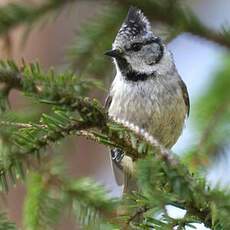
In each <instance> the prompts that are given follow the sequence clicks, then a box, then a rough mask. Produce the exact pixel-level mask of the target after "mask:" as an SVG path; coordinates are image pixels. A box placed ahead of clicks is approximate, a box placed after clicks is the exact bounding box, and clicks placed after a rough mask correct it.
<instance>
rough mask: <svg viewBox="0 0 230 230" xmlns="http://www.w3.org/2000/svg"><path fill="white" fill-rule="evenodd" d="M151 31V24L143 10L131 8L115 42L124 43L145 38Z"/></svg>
mask: <svg viewBox="0 0 230 230" xmlns="http://www.w3.org/2000/svg"><path fill="white" fill-rule="evenodd" d="M150 30H151V26H150V23H149V21H148V19H147V18H146V17H145V16H144V14H143V13H142V12H141V10H139V9H138V8H136V7H133V6H131V7H130V9H129V12H128V15H127V17H126V19H125V20H124V22H123V24H122V26H121V28H120V30H119V32H118V34H117V37H116V39H115V42H116V41H117V42H119V41H120V42H122V41H124V40H132V39H133V38H135V37H139V36H145V35H146V34H147V33H148V32H150Z"/></svg>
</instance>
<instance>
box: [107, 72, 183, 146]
mask: <svg viewBox="0 0 230 230" xmlns="http://www.w3.org/2000/svg"><path fill="white" fill-rule="evenodd" d="M178 80H179V76H178V74H177V72H175V73H174V75H173V76H168V77H165V76H157V77H152V78H150V79H148V80H146V81H138V82H132V81H127V80H125V79H124V77H123V76H122V75H121V74H120V73H119V72H118V74H117V75H116V77H115V79H114V81H113V83H112V87H111V92H110V95H111V96H112V102H111V105H110V108H109V111H108V112H109V116H113V117H116V118H120V119H123V120H127V121H129V122H131V123H134V124H135V125H137V126H139V127H140V128H143V129H145V130H146V131H148V132H149V133H150V134H151V135H153V136H155V137H156V138H157V139H158V140H159V141H160V142H161V143H162V144H163V145H165V146H166V147H171V146H172V145H174V144H175V142H176V141H177V139H178V137H179V136H180V134H181V132H182V129H183V125H184V120H185V117H186V106H185V103H184V100H183V95H182V90H181V88H180V86H179V84H178Z"/></svg>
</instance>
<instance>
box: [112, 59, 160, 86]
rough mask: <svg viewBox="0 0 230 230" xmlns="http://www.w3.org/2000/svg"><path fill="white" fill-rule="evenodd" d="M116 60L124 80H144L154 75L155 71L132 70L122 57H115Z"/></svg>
mask: <svg viewBox="0 0 230 230" xmlns="http://www.w3.org/2000/svg"><path fill="white" fill-rule="evenodd" d="M116 60H117V64H118V67H119V69H120V71H121V73H122V75H123V76H124V77H125V80H127V81H133V82H137V81H145V80H147V79H149V78H152V77H155V76H156V72H152V73H150V74H146V73H140V72H137V71H135V70H133V69H132V67H131V66H130V64H129V63H128V62H127V61H126V60H125V59H124V58H117V59H116Z"/></svg>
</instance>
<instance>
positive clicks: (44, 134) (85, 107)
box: [1, 65, 230, 227]
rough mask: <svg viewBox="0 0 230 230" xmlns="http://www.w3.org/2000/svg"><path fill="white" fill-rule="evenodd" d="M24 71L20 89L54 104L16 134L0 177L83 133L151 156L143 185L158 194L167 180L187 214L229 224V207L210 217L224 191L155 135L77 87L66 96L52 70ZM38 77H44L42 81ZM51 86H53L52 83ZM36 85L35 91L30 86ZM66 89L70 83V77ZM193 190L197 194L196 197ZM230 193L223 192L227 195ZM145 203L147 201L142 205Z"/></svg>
mask: <svg viewBox="0 0 230 230" xmlns="http://www.w3.org/2000/svg"><path fill="white" fill-rule="evenodd" d="M25 70H27V71H25ZM23 73H24V74H23V76H25V77H23V78H22V79H21V85H22V88H21V90H22V91H23V92H25V93H27V95H29V96H32V97H34V98H35V99H37V100H39V101H41V102H43V103H49V104H51V105H55V106H57V107H56V108H54V112H53V113H52V114H49V115H47V114H44V115H43V116H42V118H41V120H40V123H39V124H35V125H33V126H32V127H29V128H28V127H26V128H23V129H20V130H19V131H18V132H17V133H15V135H14V136H13V140H14V143H15V144H16V145H17V146H18V147H17V148H16V149H17V151H16V152H15V154H12V155H11V157H12V161H11V164H9V165H8V167H3V168H2V169H1V178H3V179H4V180H5V181H7V176H8V175H9V172H10V170H11V171H12V169H14V167H15V166H14V164H15V163H16V162H17V163H18V162H24V161H25V160H26V159H27V157H28V156H30V155H35V156H37V155H39V154H40V152H41V151H42V149H44V148H46V147H47V146H49V145H50V144H51V143H54V142H57V141H58V140H60V139H61V138H64V137H66V136H68V135H74V134H77V135H81V134H83V135H85V136H87V137H88V138H92V139H93V140H97V141H98V142H99V143H102V144H104V145H107V146H110V147H118V148H121V149H123V150H124V151H125V152H126V153H127V155H129V156H131V157H132V158H133V160H137V159H141V158H145V157H146V156H151V158H152V159H155V160H156V163H157V165H158V167H153V166H152V165H150V166H149V167H146V166H147V162H145V164H144V165H145V167H144V168H142V170H141V171H143V172H144V170H145V171H146V170H148V171H146V173H145V179H144V181H143V182H141V183H146V184H147V186H149V188H151V189H152V190H153V189H154V188H161V192H162V191H165V187H164V184H167V190H166V191H168V193H169V194H170V195H171V196H173V197H175V199H173V200H167V201H168V202H169V201H170V202H174V203H175V204H176V205H181V206H182V207H183V208H185V209H186V210H187V211H188V213H190V214H191V215H194V216H197V217H198V218H199V220H200V221H202V222H203V223H205V224H206V225H207V226H209V227H212V226H214V225H216V224H221V225H223V226H227V225H228V222H226V221H225V223H222V222H220V220H221V218H222V216H224V215H225V213H226V211H229V207H230V206H225V207H224V208H223V207H222V209H224V210H225V211H224V212H223V214H221V215H222V216H220V217H218V218H217V219H213V207H219V204H218V202H219V199H220V197H219V196H220V194H221V195H223V194H222V193H220V194H218V193H216V192H215V190H211V189H210V188H207V185H206V183H205V182H204V181H203V180H201V181H200V180H199V179H197V178H196V177H195V176H192V175H191V174H190V173H189V171H188V170H187V169H186V167H185V166H184V165H183V164H181V163H180V162H179V160H178V159H176V158H175V156H173V155H172V153H171V152H170V151H168V150H167V149H165V148H164V147H163V146H162V145H161V144H160V143H159V142H158V141H157V140H156V139H155V138H154V137H152V136H151V135H149V134H148V133H146V132H145V131H144V130H142V129H140V128H139V127H136V126H135V125H134V124H131V123H129V122H127V121H120V120H116V121H115V122H114V121H112V120H110V119H108V117H107V114H106V112H105V111H104V109H103V107H102V106H101V105H100V104H99V103H98V102H96V101H95V100H90V99H89V98H85V99H84V98H82V97H80V96H78V95H75V93H72V92H75V91H74V90H73V88H71V87H70V89H71V90H73V91H70V92H71V93H69V92H68V94H67V95H68V96H66V94H65V93H66V91H65V89H64V91H63V89H62V90H61V89H60V90H53V89H57V87H58V86H59V83H60V82H59V80H60V79H59V80H57V79H56V77H55V76H56V75H55V73H54V72H51V73H50V75H49V74H48V76H50V77H47V75H46V78H44V77H42V76H43V75H41V73H42V71H41V70H38V67H37V66H34V67H33V65H32V67H31V66H29V67H28V66H27V67H26V68H24V72H23ZM28 76H29V78H28ZM71 76H72V75H71ZM28 79H30V81H28ZM31 79H32V81H31ZM41 79H42V81H40V80H41ZM51 79H52V81H51ZM61 79H62V78H61ZM43 81H44V82H43ZM31 82H32V83H31ZM35 83H36V84H35ZM45 83H46V84H45ZM51 83H52V84H51ZM50 84H51V86H52V87H50ZM60 85H61V84H60ZM62 85H63V83H62ZM31 86H32V87H31ZM34 86H36V87H35V88H37V89H39V90H34ZM38 86H39V87H38ZM66 87H67V88H68V87H69V85H68V81H67V84H66ZM50 88H52V89H50ZM58 89H59V88H58ZM54 95H55V97H54ZM117 122H119V124H118V123H117ZM41 127H42V128H41ZM149 163H151V161H149ZM154 165H155V164H154ZM154 168H156V169H159V170H160V172H161V174H160V175H161V177H158V178H157V179H156V180H151V178H148V176H147V175H149V176H150V175H155V172H152V171H151V170H153V169H154ZM158 174H159V172H157V173H156V175H158ZM162 175H163V178H162ZM151 181H156V182H159V183H161V184H160V186H159V185H156V184H154V183H153V184H149V183H151ZM4 183H6V182H4ZM143 187H144V186H143ZM166 194H167V193H166ZM195 194H199V197H197V196H196V195H195ZM214 194H215V195H214ZM216 194H217V195H216ZM228 196H229V195H228V194H227V195H226V199H227V198H228ZM217 200H218V202H217ZM164 201H165V200H164ZM146 205H148V204H147V203H146Z"/></svg>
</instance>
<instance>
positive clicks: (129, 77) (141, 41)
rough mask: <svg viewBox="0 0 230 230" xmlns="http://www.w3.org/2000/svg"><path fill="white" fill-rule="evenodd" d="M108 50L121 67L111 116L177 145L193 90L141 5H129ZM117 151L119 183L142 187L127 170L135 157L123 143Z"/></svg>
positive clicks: (114, 154)
mask: <svg viewBox="0 0 230 230" xmlns="http://www.w3.org/2000/svg"><path fill="white" fill-rule="evenodd" d="M105 54H106V55H108V56H110V57H112V58H114V64H115V67H116V71H117V73H116V76H115V79H114V81H113V83H112V86H111V89H110V92H109V95H108V97H107V100H106V104H105V106H106V108H107V109H108V114H109V116H110V117H113V118H118V119H121V120H125V121H127V122H130V123H132V124H134V125H137V126H138V127H140V128H141V129H144V130H145V131H146V132H148V133H149V134H150V135H152V136H153V137H155V138H156V139H157V140H158V141H159V142H160V143H161V144H162V145H163V146H164V147H166V148H171V147H172V146H173V145H174V144H175V143H176V141H177V139H178V138H179V136H180V135H181V132H182V129H183V126H184V121H185V119H186V116H187V115H188V114H189V96H188V92H187V88H186V85H185V83H184V82H183V80H182V79H181V78H180V76H179V74H178V72H177V69H176V67H175V64H174V61H173V57H172V54H171V53H170V51H169V50H168V49H167V47H166V45H165V44H164V43H163V41H162V40H161V38H159V37H158V36H156V35H155V34H154V33H153V32H152V31H151V26H150V23H149V21H148V19H147V18H146V17H145V16H144V15H143V13H142V12H141V10H139V9H137V8H135V7H131V8H130V9H129V12H128V15H127V17H126V19H125V20H124V22H123V24H122V26H121V28H120V30H119V32H118V34H117V36H116V38H115V41H114V42H113V45H112V50H109V51H107V52H106V53H105ZM111 157H112V162H113V168H114V173H115V177H116V180H117V183H118V184H119V185H121V184H123V183H124V192H131V191H133V190H136V189H137V188H136V186H137V185H136V183H135V180H134V179H133V178H131V177H130V176H129V175H128V173H127V172H123V171H122V169H123V166H124V165H126V164H130V163H131V162H132V159H131V158H130V157H127V156H125V154H124V152H123V151H122V149H118V148H114V149H112V150H111Z"/></svg>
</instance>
